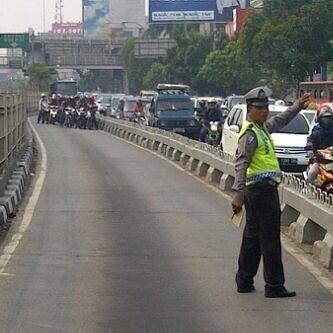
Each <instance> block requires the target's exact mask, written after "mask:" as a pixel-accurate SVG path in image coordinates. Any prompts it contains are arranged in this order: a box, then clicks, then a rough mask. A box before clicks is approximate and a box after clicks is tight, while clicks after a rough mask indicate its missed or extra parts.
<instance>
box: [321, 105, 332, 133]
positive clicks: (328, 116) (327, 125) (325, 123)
mask: <svg viewBox="0 0 333 333" xmlns="http://www.w3.org/2000/svg"><path fill="white" fill-rule="evenodd" d="M318 122H319V125H320V127H321V128H323V129H324V130H330V129H333V109H332V108H331V106H330V105H326V106H324V107H322V108H321V110H320V113H319V115H318Z"/></svg>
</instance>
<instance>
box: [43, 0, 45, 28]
mask: <svg viewBox="0 0 333 333" xmlns="http://www.w3.org/2000/svg"><path fill="white" fill-rule="evenodd" d="M43 32H44V33H45V0H43Z"/></svg>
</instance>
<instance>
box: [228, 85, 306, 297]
mask: <svg viewBox="0 0 333 333" xmlns="http://www.w3.org/2000/svg"><path fill="white" fill-rule="evenodd" d="M270 95H271V91H270V89H268V88H267V87H258V88H255V89H253V90H251V91H250V92H248V93H247V94H246V95H245V100H246V103H247V121H246V122H245V123H244V124H243V127H242V129H241V131H240V135H239V141H238V150H237V156H236V178H235V183H234V186H233V190H234V191H236V193H235V195H234V198H233V201H232V209H233V212H234V213H238V212H239V211H240V210H241V208H242V206H243V204H245V209H246V225H245V229H244V234H243V240H242V245H241V250H240V255H239V259H238V272H237V274H236V283H237V291H238V292H240V293H248V292H251V291H253V290H255V288H254V285H253V278H254V276H255V275H256V273H257V270H258V266H259V262H260V258H261V256H263V263H264V279H265V283H266V284H265V296H266V297H270V298H273V297H292V296H295V295H296V293H295V292H294V291H289V290H287V289H286V288H285V287H284V282H285V280H284V272H283V265H282V260H281V243H280V215H281V212H280V202H279V196H278V190H277V186H278V184H279V183H280V182H281V176H282V175H281V170H280V167H279V162H278V160H277V158H276V156H275V152H274V145H273V141H272V138H271V136H270V133H272V132H276V131H277V130H278V129H280V128H282V127H284V126H286V125H287V124H288V123H289V122H290V121H291V120H292V119H293V118H294V117H295V116H296V115H297V114H298V112H299V111H300V110H301V109H306V108H307V107H308V105H309V104H310V95H309V94H306V95H304V96H302V97H301V98H300V99H299V100H298V101H296V102H295V104H294V105H293V106H291V107H289V108H288V109H287V110H286V111H284V112H281V113H279V114H278V115H277V116H275V117H273V118H271V119H268V113H269V110H268V98H269V96H270ZM267 119H268V120H267Z"/></svg>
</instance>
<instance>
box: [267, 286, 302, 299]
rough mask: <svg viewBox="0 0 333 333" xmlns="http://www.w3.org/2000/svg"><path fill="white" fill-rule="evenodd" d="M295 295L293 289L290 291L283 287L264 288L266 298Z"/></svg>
mask: <svg viewBox="0 0 333 333" xmlns="http://www.w3.org/2000/svg"><path fill="white" fill-rule="evenodd" d="M294 296H296V292H295V291H290V290H288V289H286V288H285V287H281V288H277V289H270V288H266V289H265V297H267V298H278V297H294Z"/></svg>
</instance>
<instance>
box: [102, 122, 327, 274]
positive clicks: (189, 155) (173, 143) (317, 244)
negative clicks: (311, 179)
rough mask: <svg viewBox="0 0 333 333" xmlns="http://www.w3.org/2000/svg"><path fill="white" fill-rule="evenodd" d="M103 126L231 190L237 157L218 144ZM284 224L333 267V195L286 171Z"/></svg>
mask: <svg viewBox="0 0 333 333" xmlns="http://www.w3.org/2000/svg"><path fill="white" fill-rule="evenodd" d="M99 124H100V128H101V129H102V130H104V131H106V132H109V133H111V134H113V135H116V136H118V137H121V138H123V139H125V140H128V141H131V142H133V143H135V144H137V145H140V146H143V147H145V148H148V149H151V150H153V151H155V152H158V153H159V154H162V155H164V156H165V157H167V158H169V159H171V160H173V161H175V162H177V163H179V164H180V165H181V166H182V167H184V168H186V169H187V170H189V171H191V172H193V173H195V174H196V175H197V176H198V177H201V178H204V179H205V180H206V181H208V182H209V183H211V184H213V185H215V186H217V187H219V188H220V189H221V190H222V191H225V192H229V193H231V191H232V185H233V183H234V179H235V160H234V157H233V156H231V155H228V154H226V153H224V152H223V151H221V150H220V149H218V148H214V147H212V146H210V145H207V144H204V143H200V142H197V141H194V140H191V139H188V138H186V137H184V136H181V135H179V134H175V133H171V132H167V131H164V130H161V129H157V128H153V127H148V126H142V125H137V124H133V123H129V122H126V121H122V120H116V119H112V118H106V117H99ZM279 192H280V199H281V211H282V218H281V222H282V225H283V226H285V227H288V233H289V235H290V236H291V237H292V239H293V240H294V241H296V242H297V243H308V244H311V245H312V251H313V254H314V255H316V256H317V257H318V259H319V260H320V261H321V262H322V263H323V264H324V265H325V266H326V267H329V268H333V196H332V195H327V194H326V193H322V192H321V191H319V190H317V189H316V188H315V187H313V186H311V185H308V184H306V183H305V182H304V181H301V180H299V179H298V178H296V177H294V176H292V175H289V174H285V175H284V177H283V183H282V185H281V186H280V187H279Z"/></svg>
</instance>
